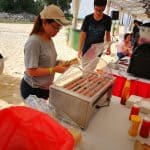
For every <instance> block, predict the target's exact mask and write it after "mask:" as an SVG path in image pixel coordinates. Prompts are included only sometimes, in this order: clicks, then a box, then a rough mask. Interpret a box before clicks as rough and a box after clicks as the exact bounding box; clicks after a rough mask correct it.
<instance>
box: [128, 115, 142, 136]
mask: <svg viewBox="0 0 150 150" xmlns="http://www.w3.org/2000/svg"><path fill="white" fill-rule="evenodd" d="M140 122H141V117H140V116H138V115H131V126H130V128H129V131H128V133H129V135H130V136H132V137H135V136H137V134H138V128H139V125H140Z"/></svg>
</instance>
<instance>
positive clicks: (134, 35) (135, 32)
mask: <svg viewBox="0 0 150 150" xmlns="http://www.w3.org/2000/svg"><path fill="white" fill-rule="evenodd" d="M133 23H134V27H133V31H132V46H133V48H135V47H136V46H137V42H138V39H139V30H140V29H139V26H140V25H141V24H142V22H141V21H138V20H134V22H133Z"/></svg>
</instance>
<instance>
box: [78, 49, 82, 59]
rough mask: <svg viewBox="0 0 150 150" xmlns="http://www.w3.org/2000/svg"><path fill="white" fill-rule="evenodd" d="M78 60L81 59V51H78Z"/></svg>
mask: <svg viewBox="0 0 150 150" xmlns="http://www.w3.org/2000/svg"><path fill="white" fill-rule="evenodd" d="M78 58H80V59H81V58H82V50H78Z"/></svg>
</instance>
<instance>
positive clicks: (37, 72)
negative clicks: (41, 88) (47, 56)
mask: <svg viewBox="0 0 150 150" xmlns="http://www.w3.org/2000/svg"><path fill="white" fill-rule="evenodd" d="M66 69H67V67H62V66H55V67H49V68H28V69H27V73H28V74H29V75H30V76H34V77H40V76H46V75H50V74H54V73H56V72H57V73H63V72H65V71H66Z"/></svg>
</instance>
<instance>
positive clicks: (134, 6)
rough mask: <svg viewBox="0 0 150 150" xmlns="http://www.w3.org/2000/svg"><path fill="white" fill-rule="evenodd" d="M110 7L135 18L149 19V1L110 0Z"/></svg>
mask: <svg viewBox="0 0 150 150" xmlns="http://www.w3.org/2000/svg"><path fill="white" fill-rule="evenodd" d="M110 2H111V7H113V8H116V9H119V10H121V11H123V12H127V13H129V14H131V15H132V16H134V17H136V18H141V19H149V18H150V0H110Z"/></svg>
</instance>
